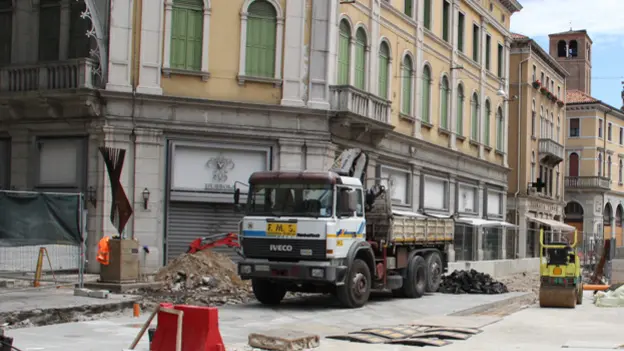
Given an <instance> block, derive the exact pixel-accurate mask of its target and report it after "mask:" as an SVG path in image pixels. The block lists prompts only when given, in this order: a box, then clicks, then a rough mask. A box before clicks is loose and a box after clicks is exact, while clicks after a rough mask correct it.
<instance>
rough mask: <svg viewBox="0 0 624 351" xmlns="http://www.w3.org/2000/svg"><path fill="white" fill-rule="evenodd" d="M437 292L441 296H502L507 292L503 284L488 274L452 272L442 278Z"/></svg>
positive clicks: (470, 271)
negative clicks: (441, 294)
mask: <svg viewBox="0 0 624 351" xmlns="http://www.w3.org/2000/svg"><path fill="white" fill-rule="evenodd" d="M438 291H439V292H441V293H443V294H488V295H491V294H503V293H506V292H509V291H508V289H507V286H505V284H503V283H501V282H499V281H496V280H495V279H494V278H492V277H491V276H490V275H489V274H485V273H480V272H477V271H475V270H474V269H471V270H469V271H457V270H456V271H454V272H453V273H451V274H449V275H446V276H443V277H442V283H441V284H440V288H439V289H438Z"/></svg>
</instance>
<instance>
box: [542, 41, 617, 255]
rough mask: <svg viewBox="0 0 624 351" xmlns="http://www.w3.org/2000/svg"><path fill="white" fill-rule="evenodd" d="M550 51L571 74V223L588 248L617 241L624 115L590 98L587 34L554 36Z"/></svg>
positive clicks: (568, 190) (568, 191)
mask: <svg viewBox="0 0 624 351" xmlns="http://www.w3.org/2000/svg"><path fill="white" fill-rule="evenodd" d="M549 37H550V53H551V55H552V56H553V57H556V59H557V60H558V61H559V62H560V63H561V65H562V66H564V67H565V68H566V70H567V71H568V72H570V74H571V77H573V79H570V80H569V81H568V84H567V88H568V89H567V105H566V109H567V129H566V143H565V146H566V158H567V162H566V164H567V167H566V174H565V175H566V178H565V183H564V186H565V200H566V202H567V206H566V208H565V221H566V223H568V224H570V225H573V226H575V227H576V228H578V230H579V232H582V233H583V248H584V250H587V251H591V250H594V249H595V250H596V251H597V252H598V251H599V249H598V248H594V247H593V246H594V244H595V243H597V242H598V241H597V240H602V238H603V234H604V238H605V239H609V238H611V237H615V238H616V245H617V246H618V247H619V246H622V217H623V216H624V207H623V206H624V205H623V204H622V202H623V201H624V183H623V182H624V178H623V172H624V112H622V110H621V109H619V108H616V107H613V106H610V105H609V104H606V103H604V102H603V101H601V100H599V99H597V98H595V97H593V96H592V95H591V66H592V40H591V38H590V37H589V35H588V34H587V31H585V30H570V31H568V32H563V33H557V34H551V35H550V36H549Z"/></svg>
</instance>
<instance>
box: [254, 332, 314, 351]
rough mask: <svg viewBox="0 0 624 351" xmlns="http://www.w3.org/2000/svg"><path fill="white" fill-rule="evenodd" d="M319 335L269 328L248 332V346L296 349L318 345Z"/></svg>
mask: <svg viewBox="0 0 624 351" xmlns="http://www.w3.org/2000/svg"><path fill="white" fill-rule="evenodd" d="M320 339H321V338H320V336H318V335H314V334H308V333H303V332H298V331H294V330H270V331H267V332H262V333H251V334H249V346H251V347H257V348H261V349H265V350H274V351H298V350H308V349H312V348H316V347H319V344H320Z"/></svg>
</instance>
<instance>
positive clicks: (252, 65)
mask: <svg viewBox="0 0 624 351" xmlns="http://www.w3.org/2000/svg"><path fill="white" fill-rule="evenodd" d="M248 12H249V17H248V18H247V46H246V57H245V67H246V72H245V74H246V75H249V76H254V77H266V78H273V77H274V76H275V53H276V51H275V49H276V46H277V45H276V40H277V39H276V37H277V12H276V11H275V8H274V7H273V5H271V4H270V3H269V2H267V1H265V0H256V1H254V2H253V3H252V4H251V5H250V6H249V9H248Z"/></svg>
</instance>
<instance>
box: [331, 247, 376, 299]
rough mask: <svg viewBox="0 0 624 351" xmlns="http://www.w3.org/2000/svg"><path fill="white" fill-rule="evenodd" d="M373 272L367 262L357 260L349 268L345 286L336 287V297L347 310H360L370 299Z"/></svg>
mask: <svg viewBox="0 0 624 351" xmlns="http://www.w3.org/2000/svg"><path fill="white" fill-rule="evenodd" d="M370 290H371V272H370V269H369V268H368V265H367V264H366V262H364V261H362V260H360V259H355V261H353V264H352V265H351V267H350V268H349V273H348V274H347V278H346V280H345V283H344V285H341V286H338V287H336V296H337V297H338V301H340V304H341V305H343V306H344V307H347V308H359V307H362V306H364V305H365V304H366V302H367V301H368V298H369V297H370V292H371V291H370Z"/></svg>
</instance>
